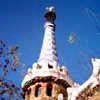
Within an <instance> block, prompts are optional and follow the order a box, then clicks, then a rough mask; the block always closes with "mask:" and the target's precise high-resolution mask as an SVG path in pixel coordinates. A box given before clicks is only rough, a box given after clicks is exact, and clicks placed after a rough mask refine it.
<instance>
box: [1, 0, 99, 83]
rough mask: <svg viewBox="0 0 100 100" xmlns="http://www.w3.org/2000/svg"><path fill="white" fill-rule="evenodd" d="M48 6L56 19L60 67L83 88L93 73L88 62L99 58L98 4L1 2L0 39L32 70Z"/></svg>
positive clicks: (81, 0)
mask: <svg viewBox="0 0 100 100" xmlns="http://www.w3.org/2000/svg"><path fill="white" fill-rule="evenodd" d="M51 5H52V6H54V7H55V8H56V15H57V19H56V44H57V52H58V56H59V63H60V64H63V65H66V66H67V69H68V70H69V73H70V76H71V78H72V79H73V80H75V81H76V82H78V83H80V84H82V83H83V82H84V81H85V80H87V79H88V77H89V76H90V74H91V72H92V66H91V62H90V58H91V57H98V58H100V44H99V43H100V0H0V39H2V40H5V41H7V42H8V44H9V45H18V46H19V47H20V57H21V61H22V62H23V63H24V64H26V65H27V66H28V67H31V66H32V63H34V62H36V60H37V59H38V56H39V53H40V49H41V46H42V40H43V35H44V26H43V25H44V13H45V8H46V7H47V6H51ZM70 32H73V34H74V35H75V42H74V43H73V44H71V43H69V42H68V38H69V35H70V34H69V33H70ZM28 67H27V68H28ZM18 79H19V80H21V78H18Z"/></svg>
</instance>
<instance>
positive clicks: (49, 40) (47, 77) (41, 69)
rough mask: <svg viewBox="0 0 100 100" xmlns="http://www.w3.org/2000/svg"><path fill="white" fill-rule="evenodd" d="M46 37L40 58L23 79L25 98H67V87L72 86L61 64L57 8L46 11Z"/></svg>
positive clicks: (52, 99) (39, 99) (58, 99)
mask: <svg viewBox="0 0 100 100" xmlns="http://www.w3.org/2000/svg"><path fill="white" fill-rule="evenodd" d="M44 17H45V25H44V39H43V44H42V48H41V53H40V56H39V59H38V61H37V62H36V63H34V64H33V66H32V68H31V69H28V73H27V74H26V76H25V77H24V80H23V81H22V89H23V97H24V98H25V100H67V99H68V93H67V88H68V87H71V86H72V82H71V81H70V80H69V77H68V71H67V70H66V68H65V67H64V66H61V67H60V65H59V62H58V56H57V52H56V42H55V29H56V25H55V19H56V14H55V9H54V7H49V8H47V9H46V13H45V16H44Z"/></svg>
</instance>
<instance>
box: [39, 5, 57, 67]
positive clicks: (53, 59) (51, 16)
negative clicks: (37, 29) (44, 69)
mask: <svg viewBox="0 0 100 100" xmlns="http://www.w3.org/2000/svg"><path fill="white" fill-rule="evenodd" d="M44 17H45V25H44V28H45V31H44V39H43V44H42V48H41V53H40V56H39V59H38V63H41V64H42V63H49V64H56V65H57V64H58V56H57V52H56V42H55V28H56V25H55V23H54V22H55V19H56V14H55V8H54V7H47V8H46V13H45V16H44Z"/></svg>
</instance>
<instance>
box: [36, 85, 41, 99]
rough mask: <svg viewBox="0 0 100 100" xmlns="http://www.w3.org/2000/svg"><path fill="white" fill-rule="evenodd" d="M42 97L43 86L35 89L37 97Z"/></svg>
mask: <svg viewBox="0 0 100 100" xmlns="http://www.w3.org/2000/svg"><path fill="white" fill-rule="evenodd" d="M40 95H41V85H40V84H39V85H37V86H36V88H35V97H38V96H40Z"/></svg>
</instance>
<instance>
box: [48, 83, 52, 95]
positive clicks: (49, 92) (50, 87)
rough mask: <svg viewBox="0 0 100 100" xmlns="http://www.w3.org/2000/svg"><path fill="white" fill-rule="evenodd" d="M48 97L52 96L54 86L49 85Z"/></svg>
mask: <svg viewBox="0 0 100 100" xmlns="http://www.w3.org/2000/svg"><path fill="white" fill-rule="evenodd" d="M47 95H48V96H52V85H51V84H48V85H47Z"/></svg>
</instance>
